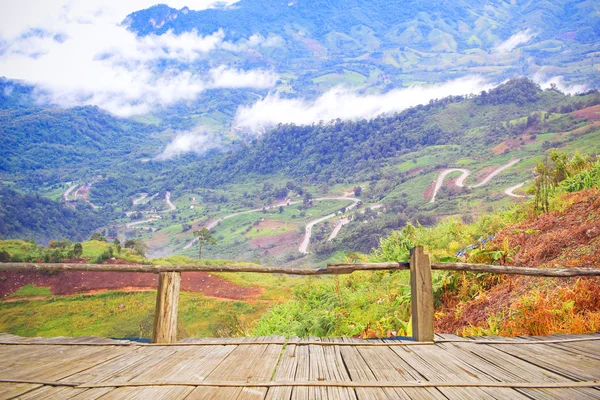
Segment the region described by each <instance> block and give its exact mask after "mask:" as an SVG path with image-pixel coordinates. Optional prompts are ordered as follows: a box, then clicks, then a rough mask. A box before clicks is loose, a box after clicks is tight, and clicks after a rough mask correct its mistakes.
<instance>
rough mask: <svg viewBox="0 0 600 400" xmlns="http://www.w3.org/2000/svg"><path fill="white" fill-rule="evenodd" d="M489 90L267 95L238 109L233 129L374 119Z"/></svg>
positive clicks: (452, 85) (478, 85)
mask: <svg viewBox="0 0 600 400" xmlns="http://www.w3.org/2000/svg"><path fill="white" fill-rule="evenodd" d="M492 87H493V85H491V84H489V83H487V82H486V81H485V80H484V79H483V78H481V77H479V76H471V77H466V78H460V79H455V80H452V81H448V82H446V83H442V84H437V85H427V86H412V87H409V88H403V89H394V90H390V91H388V92H386V93H381V94H372V95H361V94H359V93H357V92H356V91H353V90H349V89H344V88H340V87H338V88H334V89H331V90H329V91H328V92H326V93H324V94H323V95H321V96H319V97H318V98H316V99H315V100H307V99H286V98H281V97H280V96H278V95H277V94H270V95H268V96H267V97H265V98H264V99H262V100H259V101H257V102H256V103H254V104H252V105H251V106H242V107H240V108H238V111H237V113H236V117H235V120H234V125H235V126H236V127H237V128H240V129H245V130H250V131H253V132H260V131H261V130H262V129H263V128H266V127H269V126H273V125H276V124H278V123H294V124H299V125H306V124H311V123H317V122H319V121H326V122H327V121H331V120H334V119H337V118H340V119H342V120H358V119H363V118H374V117H376V116H378V115H380V114H384V113H391V112H397V111H402V110H404V109H406V108H409V107H413V106H416V105H419V104H426V103H428V102H429V101H430V100H432V99H441V98H444V97H447V96H451V95H467V94H471V93H480V92H481V91H482V90H487V89H490V88H492Z"/></svg>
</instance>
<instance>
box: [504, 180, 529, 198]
mask: <svg viewBox="0 0 600 400" xmlns="http://www.w3.org/2000/svg"><path fill="white" fill-rule="evenodd" d="M526 183H527V182H521V183H517V184H516V185H515V186H511V187H509V188H508V189H506V190H505V191H504V194H506V195H507V196H511V197H527V196H525V195H521V194H515V193H514V191H515V190H517V189H520V188H522V187H523V186H524V185H525V184H526Z"/></svg>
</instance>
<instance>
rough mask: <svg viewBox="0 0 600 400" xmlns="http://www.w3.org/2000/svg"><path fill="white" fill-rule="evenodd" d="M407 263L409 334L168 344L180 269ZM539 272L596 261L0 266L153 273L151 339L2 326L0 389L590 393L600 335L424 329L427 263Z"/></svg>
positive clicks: (1, 394)
mask: <svg viewBox="0 0 600 400" xmlns="http://www.w3.org/2000/svg"><path fill="white" fill-rule="evenodd" d="M402 269H407V270H410V277H411V301H412V315H413V318H412V321H413V338H412V340H398V339H379V340H360V339H351V338H308V339H300V338H289V339H285V338H283V337H256V338H236V339H216V338H206V339H189V338H188V339H184V340H182V341H177V339H176V338H177V331H176V326H177V304H178V298H179V284H180V273H181V272H183V271H213V272H217V271H223V272H242V271H243V272H259V273H282V274H296V275H324V274H348V273H352V272H353V271H358V270H402ZM432 269H438V270H454V271H473V272H491V273H503V274H504V273H506V274H520V275H532V276H547V277H573V276H600V269H586V268H568V269H533V268H520V267H507V266H489V265H480V264H458V263H430V261H429V257H428V256H427V255H426V254H424V253H423V249H422V248H421V247H417V248H415V249H413V251H412V252H411V260H410V263H377V264H330V265H328V266H327V268H323V269H293V268H267V267H261V266H243V267H236V266H227V267H219V266H185V267H174V266H164V267H163V266H151V265H130V266H128V265H85V264H26V263H18V264H17V263H6V264H0V271H1V270H63V271H69V270H79V271H82V270H84V271H90V270H92V271H113V272H114V271H128V272H131V271H133V272H150V273H159V285H158V291H157V301H156V311H155V319H154V334H153V343H148V344H143V343H137V342H130V341H121V340H111V339H105V338H95V337H80V338H22V337H17V336H12V335H8V334H0V398H2V399H4V398H6V399H8V398H22V399H34V398H53V399H54V398H61V399H62V398H64V399H67V398H69V399H71V398H73V399H97V398H102V399H122V398H146V399H147V398H157V399H158V398H160V399H164V398H173V399H182V398H185V399H210V398H218V399H220V398H223V399H247V398H248V399H292V398H294V399H305V398H309V399H413V398H415V399H446V398H452V399H468V398H469V399H471V398H473V399H476V398H498V399H519V398H544V399H547V398H571V399H580V398H596V399H598V398H600V334H593V335H554V336H548V337H518V338H498V337H493V338H489V337H488V338H460V337H457V336H454V335H441V334H435V333H434V331H433V318H434V317H433V296H432V287H431V283H432V281H431V270H432Z"/></svg>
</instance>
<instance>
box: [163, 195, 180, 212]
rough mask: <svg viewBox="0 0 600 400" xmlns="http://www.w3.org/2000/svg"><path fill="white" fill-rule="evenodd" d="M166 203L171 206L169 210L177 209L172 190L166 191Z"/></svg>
mask: <svg viewBox="0 0 600 400" xmlns="http://www.w3.org/2000/svg"><path fill="white" fill-rule="evenodd" d="M165 203H167V206H169V211H174V210H176V209H177V207H175V204H173V203H171V192H166V193H165Z"/></svg>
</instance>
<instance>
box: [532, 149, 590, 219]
mask: <svg viewBox="0 0 600 400" xmlns="http://www.w3.org/2000/svg"><path fill="white" fill-rule="evenodd" d="M535 173H536V174H537V177H536V179H535V184H534V187H533V189H532V191H533V192H534V194H535V198H534V210H535V211H537V212H548V211H550V200H551V199H552V198H554V197H555V196H556V194H558V193H560V192H561V191H562V190H565V191H567V192H577V191H579V190H583V189H589V188H591V187H594V186H598V185H599V184H600V161H598V160H595V158H593V157H591V156H582V155H580V154H579V153H576V154H575V155H574V156H573V157H571V158H569V157H568V155H567V154H566V153H562V152H559V151H556V150H553V151H551V152H550V155H549V156H548V157H546V158H545V160H544V161H543V162H539V163H538V164H537V166H536V168H535Z"/></svg>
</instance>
